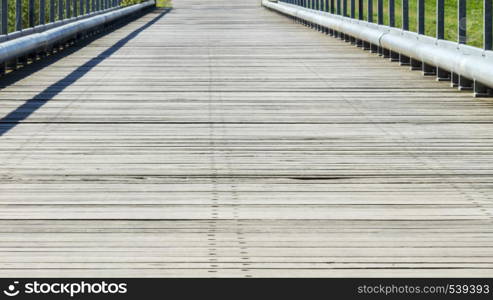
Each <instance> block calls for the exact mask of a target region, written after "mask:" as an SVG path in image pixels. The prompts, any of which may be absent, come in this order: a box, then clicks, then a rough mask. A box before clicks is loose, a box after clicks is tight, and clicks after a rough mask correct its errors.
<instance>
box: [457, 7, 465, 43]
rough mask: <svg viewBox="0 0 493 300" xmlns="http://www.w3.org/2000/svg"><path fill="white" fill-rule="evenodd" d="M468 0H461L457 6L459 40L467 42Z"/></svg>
mask: <svg viewBox="0 0 493 300" xmlns="http://www.w3.org/2000/svg"><path fill="white" fill-rule="evenodd" d="M466 1H467V0H459V2H458V8H457V28H458V30H457V35H458V36H457V41H458V42H459V43H460V44H465V43H466V41H467V19H466V16H467V2H466Z"/></svg>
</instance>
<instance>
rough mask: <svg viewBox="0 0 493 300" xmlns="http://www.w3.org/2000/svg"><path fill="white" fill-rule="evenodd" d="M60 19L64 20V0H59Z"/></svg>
mask: <svg viewBox="0 0 493 300" xmlns="http://www.w3.org/2000/svg"><path fill="white" fill-rule="evenodd" d="M58 20H63V0H58Z"/></svg>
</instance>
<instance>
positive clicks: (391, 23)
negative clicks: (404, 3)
mask: <svg viewBox="0 0 493 300" xmlns="http://www.w3.org/2000/svg"><path fill="white" fill-rule="evenodd" d="M389 26H390V27H395V0H389Z"/></svg>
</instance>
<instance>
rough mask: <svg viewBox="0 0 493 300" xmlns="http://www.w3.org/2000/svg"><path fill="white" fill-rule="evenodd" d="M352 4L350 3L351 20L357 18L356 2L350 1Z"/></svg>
mask: <svg viewBox="0 0 493 300" xmlns="http://www.w3.org/2000/svg"><path fill="white" fill-rule="evenodd" d="M350 1H351V2H350V3H349V11H350V12H349V16H350V17H351V19H354V18H356V3H355V0H350Z"/></svg>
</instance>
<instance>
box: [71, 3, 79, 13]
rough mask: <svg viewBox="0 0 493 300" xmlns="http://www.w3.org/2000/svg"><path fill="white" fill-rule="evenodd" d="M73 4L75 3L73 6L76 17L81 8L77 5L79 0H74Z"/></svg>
mask: <svg viewBox="0 0 493 300" xmlns="http://www.w3.org/2000/svg"><path fill="white" fill-rule="evenodd" d="M72 4H73V7H74V17H77V15H78V13H79V9H78V7H77V0H73V1H72Z"/></svg>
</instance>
